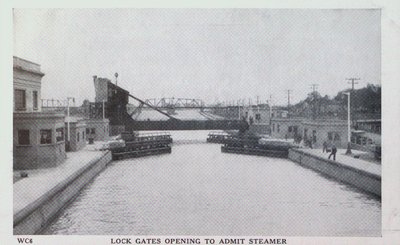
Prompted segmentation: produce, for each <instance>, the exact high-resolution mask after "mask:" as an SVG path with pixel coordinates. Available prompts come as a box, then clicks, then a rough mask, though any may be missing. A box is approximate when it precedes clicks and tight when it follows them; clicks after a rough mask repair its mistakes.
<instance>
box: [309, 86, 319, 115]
mask: <svg viewBox="0 0 400 245" xmlns="http://www.w3.org/2000/svg"><path fill="white" fill-rule="evenodd" d="M318 86H319V85H318V84H317V83H313V84H311V89H312V94H311V95H312V97H313V100H312V107H313V110H312V114H313V120H314V119H315V118H316V116H317V115H316V114H317V108H316V100H315V94H316V92H317V90H318Z"/></svg>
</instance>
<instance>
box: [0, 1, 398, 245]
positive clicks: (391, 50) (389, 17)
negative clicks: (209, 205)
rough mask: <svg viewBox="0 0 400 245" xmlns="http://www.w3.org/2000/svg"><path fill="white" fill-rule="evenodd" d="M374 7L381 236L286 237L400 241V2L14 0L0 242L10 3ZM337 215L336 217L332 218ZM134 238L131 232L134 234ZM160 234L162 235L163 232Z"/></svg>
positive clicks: (6, 216) (8, 239) (1, 80)
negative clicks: (377, 12)
mask: <svg viewBox="0 0 400 245" xmlns="http://www.w3.org/2000/svg"><path fill="white" fill-rule="evenodd" d="M94 7H96V8H125V7H130V8H148V7H150V8H324V9H329V8H374V9H377V8H378V9H382V73H381V74H382V92H383V96H382V109H383V120H382V122H383V125H382V130H383V160H382V171H383V174H382V175H383V178H382V189H383V191H382V221H383V224H382V234H383V237H382V238H379V237H378V238H368V237H362V238H360V237H284V238H286V239H287V240H288V244H400V176H399V175H400V150H399V149H400V147H399V146H400V127H399V126H400V123H399V122H400V96H399V95H400V86H399V85H400V79H399V78H400V62H399V61H400V1H399V0H381V1H360V0H357V1H354V0H353V1H348V0H347V1H344V0H341V1H332V0H329V1H328V0H325V1H321V0H313V1H307V2H306V1H295V0H293V1H278V0H277V1H275V0H273V1H261V0H253V1H245V0H240V1H239V0H231V1H229V0H220V1H212V0H206V1H205V0H203V1H196V2H195V1H183V0H182V1H178V0H174V1H168V2H167V1H163V0H158V1H128V0H125V1H124V0H114V1H106V0H103V1H100V0H97V1H95V0H68V1H55V0H53V1H51V0H36V1H29V0H24V1H21V0H19V1H11V0H0V33H1V35H0V54H1V55H0V91H1V96H0V113H1V114H0V115H1V125H0V126H1V127H0V128H1V129H0V139H1V140H0V151H1V152H0V156H1V162H0V244H18V243H17V240H16V237H14V236H13V235H12V219H13V216H12V213H13V211H12V210H13V209H12V172H11V171H10V169H12V55H13V35H12V34H13V32H12V8H94ZM332 218H334V217H332ZM29 237H33V238H34V244H59V245H62V244H110V238H112V237H114V238H115V237H118V236H29ZM130 237H132V238H133V236H130ZM160 238H162V236H160Z"/></svg>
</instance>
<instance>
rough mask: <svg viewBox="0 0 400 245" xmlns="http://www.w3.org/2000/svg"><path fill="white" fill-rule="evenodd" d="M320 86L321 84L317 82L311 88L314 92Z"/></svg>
mask: <svg viewBox="0 0 400 245" xmlns="http://www.w3.org/2000/svg"><path fill="white" fill-rule="evenodd" d="M318 86H319V84H317V83H313V84H311V89H312V91H313V93H314V92H317V90H318Z"/></svg>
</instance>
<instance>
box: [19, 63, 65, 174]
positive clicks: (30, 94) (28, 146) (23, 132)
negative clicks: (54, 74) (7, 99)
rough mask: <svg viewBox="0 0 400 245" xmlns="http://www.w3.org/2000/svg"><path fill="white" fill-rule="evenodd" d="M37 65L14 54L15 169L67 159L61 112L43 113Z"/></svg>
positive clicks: (48, 164) (41, 166)
mask: <svg viewBox="0 0 400 245" xmlns="http://www.w3.org/2000/svg"><path fill="white" fill-rule="evenodd" d="M43 76H44V73H42V72H41V70H40V65H39V64H36V63H33V62H31V61H28V60H24V59H21V58H18V57H15V56H14V57H13V89H14V103H13V109H14V112H13V157H14V163H13V164H14V169H35V168H44V167H53V166H56V165H58V164H60V163H62V162H63V161H64V160H65V159H66V154H65V138H64V136H65V132H64V117H65V116H64V114H63V113H56V112H42V110H41V103H39V102H40V98H41V80H42V77H43Z"/></svg>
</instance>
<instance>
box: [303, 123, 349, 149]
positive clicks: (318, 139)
mask: <svg viewBox="0 0 400 245" xmlns="http://www.w3.org/2000/svg"><path fill="white" fill-rule="evenodd" d="M301 126H302V129H303V139H304V140H305V141H311V142H312V146H313V147H315V148H321V147H322V144H323V143H324V141H326V142H327V143H328V145H332V144H335V145H336V147H338V148H346V147H347V143H348V142H347V140H348V134H347V131H348V130H347V121H346V120H335V119H319V120H304V121H303V122H302V124H301Z"/></svg>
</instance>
